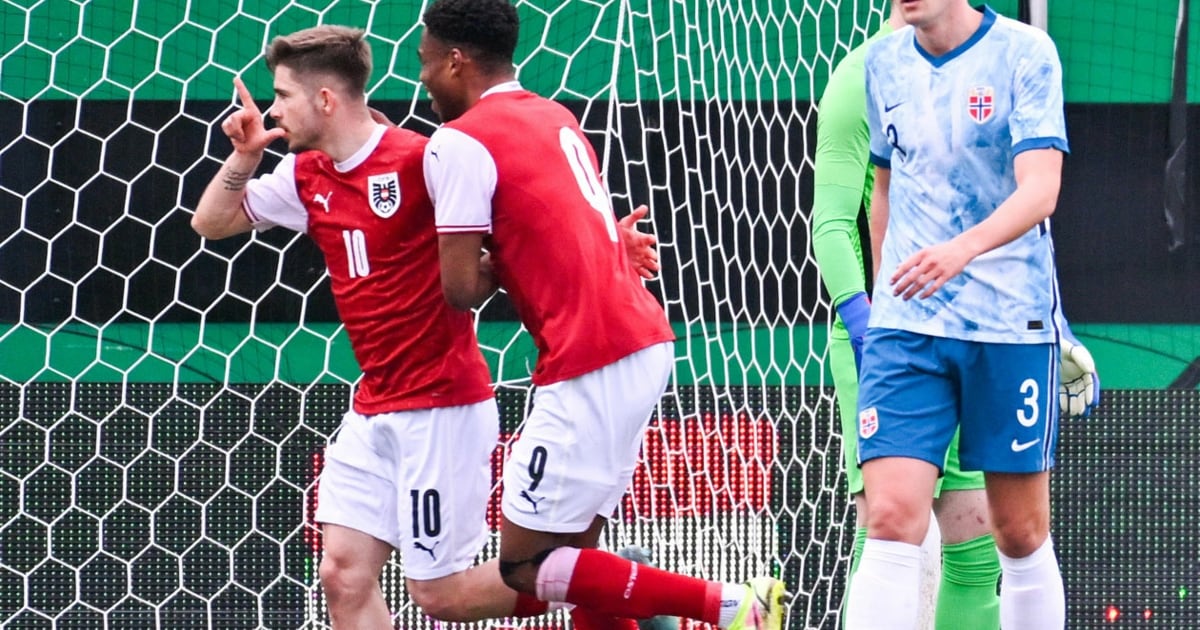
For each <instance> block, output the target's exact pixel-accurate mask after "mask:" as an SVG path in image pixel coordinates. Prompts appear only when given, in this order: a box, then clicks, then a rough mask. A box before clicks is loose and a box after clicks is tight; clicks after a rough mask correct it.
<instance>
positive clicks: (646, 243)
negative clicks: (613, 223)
mask: <svg viewBox="0 0 1200 630" xmlns="http://www.w3.org/2000/svg"><path fill="white" fill-rule="evenodd" d="M649 211H650V208H648V207H647V206H646V205H645V204H642V205H640V206H638V207H637V208H635V209H634V210H633V212H630V213H629V214H628V215H627V216H625V217H624V218H622V219H621V220H620V221H617V228H618V229H617V232H618V233H619V234H620V237H621V242H622V243H624V244H625V254H626V255H627V256H628V257H629V264H630V265H632V266H633V270H634V271H636V272H637V274H638V275H639V276H641V277H643V278H645V279H647V280H650V279H652V278H654V276H655V275H656V274H657V273H658V269H659V267H658V249H656V248H655V245H657V244H658V239H657V238H655V236H654V235H653V234H649V233H647V232H639V231H638V229H637V222H638V221H641V220H642V219H644V218H645V217H646V214H647V213H648V212H649Z"/></svg>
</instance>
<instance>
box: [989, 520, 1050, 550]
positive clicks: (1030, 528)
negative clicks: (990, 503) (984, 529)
mask: <svg viewBox="0 0 1200 630" xmlns="http://www.w3.org/2000/svg"><path fill="white" fill-rule="evenodd" d="M992 528H993V530H994V532H993V535H994V536H995V538H996V548H997V549H999V550H1000V553H1002V554H1004V555H1006V556H1008V557H1010V558H1024V557H1026V556H1028V555H1029V554H1031V553H1033V552H1035V551H1037V550H1038V549H1039V548H1040V547H1041V546H1042V545H1043V544H1044V543H1045V542H1046V537H1047V536H1049V534H1050V525H1049V522H1048V521H1047V522H1045V523H1042V522H1041V519H1038V518H1036V517H1027V518H1001V519H997V520H995V521H994V522H993V523H992Z"/></svg>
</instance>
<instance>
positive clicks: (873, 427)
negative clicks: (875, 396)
mask: <svg viewBox="0 0 1200 630" xmlns="http://www.w3.org/2000/svg"><path fill="white" fill-rule="evenodd" d="M877 431H879V411H877V410H876V409H875V408H874V407H867V408H866V409H863V410H862V411H860V412H859V413H858V437H860V438H862V439H864V440H865V439H867V438H869V437H871V436H872V435H875V432H877Z"/></svg>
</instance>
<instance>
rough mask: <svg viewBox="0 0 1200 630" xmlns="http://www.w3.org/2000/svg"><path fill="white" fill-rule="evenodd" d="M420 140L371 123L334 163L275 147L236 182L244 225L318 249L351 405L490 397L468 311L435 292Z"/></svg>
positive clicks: (415, 405)
mask: <svg viewBox="0 0 1200 630" xmlns="http://www.w3.org/2000/svg"><path fill="white" fill-rule="evenodd" d="M426 142H427V140H426V139H425V137H423V136H421V135H419V134H416V133H413V132H411V131H407V130H403V129H397V128H389V129H386V130H385V128H384V127H382V126H380V127H379V131H377V132H376V134H375V135H374V136H373V137H372V138H371V141H369V142H368V143H367V146H364V147H363V150H361V151H360V152H359V153H358V154H357V155H356V156H354V157H352V158H350V159H349V160H347V161H346V162H344V163H341V164H335V163H334V162H333V160H332V159H330V158H329V156H327V155H325V154H324V153H321V152H319V151H308V152H305V153H301V154H299V155H296V156H295V157H294V158H291V156H289V158H285V160H284V161H283V162H281V163H280V165H279V167H278V168H277V169H276V170H275V172H274V173H272V174H270V175H267V176H264V177H262V178H259V179H258V180H256V181H255V182H254V185H253V186H252V187H249V188H248V194H247V197H246V204H245V208H246V212H247V215H248V216H250V218H251V221H252V222H254V223H255V225H256V227H269V226H270V225H284V226H288V227H293V228H295V229H299V230H301V231H306V232H307V233H308V235H309V236H310V237H312V239H313V241H315V242H316V244H317V246H318V247H319V248H320V249H321V252H322V253H324V255H325V263H326V265H327V266H328V267H329V276H330V281H331V282H330V283H331V285H332V288H333V297H334V301H335V303H336V304H337V309H338V313H339V315H340V316H341V319H342V322H343V323H344V324H345V326H346V333H347V334H348V335H349V337H350V345H351V346H352V347H353V349H354V356H355V358H357V359H358V363H359V366H360V367H361V368H362V371H363V376H362V380H361V381H360V382H359V384H358V390H357V391H356V392H355V394H354V410H355V411H357V412H359V413H361V414H363V415H373V414H378V413H386V412H392V411H403V410H408V409H423V408H431V407H449V406H456V405H466V404H472V403H477V402H480V401H482V400H487V399H488V398H491V397H492V396H493V393H492V388H491V386H490V380H491V379H490V375H489V373H488V368H487V364H486V363H485V362H484V360H483V355H482V354H481V353H480V352H479V345H478V342H477V341H476V338H475V331H474V324H473V320H472V317H471V314H470V313H466V312H462V311H458V310H456V309H454V308H452V307H451V306H450V305H449V304H448V303H447V302H446V300H445V298H444V297H443V296H442V284H441V275H440V267H439V265H438V246H437V232H436V230H435V228H434V215H433V206H432V204H431V203H430V200H429V195H428V193H427V192H426V190H425V182H424V177H423V175H422V171H421V159H422V154H423V152H424V149H425V144H426ZM288 180H292V181H291V182H289V181H288ZM289 183H291V185H292V190H288V189H287V186H288V184H289ZM292 191H294V194H290V193H292ZM298 205H299V206H300V207H297V206H298ZM298 212H303V213H304V214H303V216H297V213H298Z"/></svg>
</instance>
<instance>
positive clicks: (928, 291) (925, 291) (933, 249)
mask: <svg viewBox="0 0 1200 630" xmlns="http://www.w3.org/2000/svg"><path fill="white" fill-rule="evenodd" d="M972 257H973V256H972V254H971V253H970V251H968V250H967V249H966V248H964V247H962V245H961V244H959V243H956V242H954V241H946V242H945V243H938V244H937V245H931V246H929V247H926V248H925V249H922V250H921V251H919V252H917V253H915V254H913V255H912V256H911V257H909V259H908V260H906V261H904V262H903V263H900V266H899V267H896V273H894V274H892V279H891V285H892V295H898V296H900V297H901V298H903V299H905V300H910V299H912V298H913V296H918V297H920V298H921V299H925V298H927V297H929V296H931V295H933V294H934V293H935V292H937V290H938V289H940V288H942V286H943V285H945V284H946V283H947V282H949V281H950V279H951V278H953V277H954V276H957V275H958V274H959V273H962V270H963V268H964V267H966V266H967V263H969V262H971V258H972Z"/></svg>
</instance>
